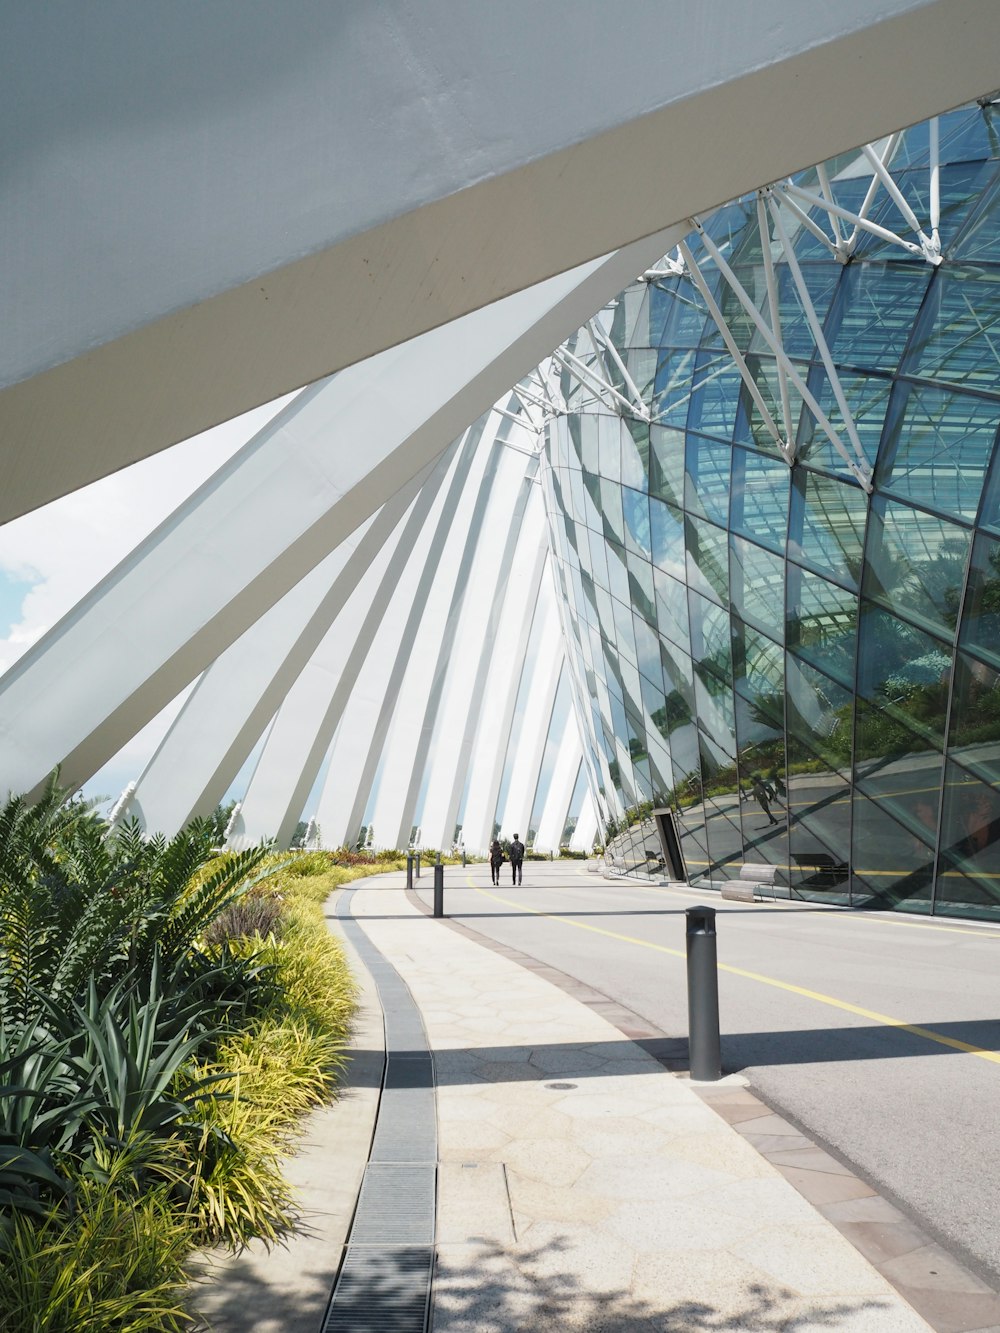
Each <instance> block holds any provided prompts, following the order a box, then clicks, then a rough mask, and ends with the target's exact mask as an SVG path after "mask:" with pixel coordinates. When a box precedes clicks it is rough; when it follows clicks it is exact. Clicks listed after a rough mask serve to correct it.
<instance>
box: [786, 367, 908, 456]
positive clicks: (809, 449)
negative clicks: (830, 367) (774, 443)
mask: <svg viewBox="0 0 1000 1333" xmlns="http://www.w3.org/2000/svg"><path fill="white" fill-rule="evenodd" d="M837 377H838V379H839V380H840V386H841V388H842V389H843V391H844V398H845V400H846V402H847V406H848V409H849V411H850V413H851V419H852V420H853V422H854V427H855V430H856V431H857V435H858V440H859V442H860V444H861V451H862V453H863V454H864V456H865V458H866V459H867V460H868V463H869V464H870V465H871V466H873V467H874V465H875V459H876V457H877V456H878V446H879V440H881V438H882V426H883V423H884V421H885V410H886V406H887V404H888V401H889V391H890V389H891V388H892V380H890V379H888V378H886V377H883V376H879V375H865V374H861V373H860V372H857V371H852V370H847V369H842V370H839V371H838V376H837ZM809 389H810V391H811V392H812V394H813V396H814V398H815V399H816V401H817V402H818V403H819V405H820V407H821V408H822V410H823V412H824V413H825V414H826V417H827V419H828V420H829V422H830V424H831V426H832V427H833V429H834V431H835V433H836V435H837V438H838V439H839V440H840V443H841V445H842V446H843V448H844V449H845V451H846V452H847V456H848V458H850V459H854V458H855V457H856V454H855V449H854V445H853V444H852V443H851V437H850V435H849V433H848V431H847V427H846V426H845V424H844V417H843V413H842V412H841V410H840V407H839V405H838V403H837V400H836V398H835V397H834V394H833V389H832V388H831V386H830V381H829V380H828V379H827V375H826V371H825V370H824V369H823V367H822V366H814V367H813V369H812V370H811V371H810V373H809ZM798 457H799V458H801V459H802V460H803V461H805V460H808V461H809V462H810V463H812V464H813V465H814V466H816V467H823V468H828V469H829V470H830V471H831V472H837V473H840V474H844V473H847V474H848V475H850V472H849V469H848V467H847V464H846V462H845V461H844V459H843V458H842V457H841V455H840V453H839V452H838V450H837V449H836V448H835V446H834V445H833V443H832V442H831V440H830V438H829V436H828V435H827V433H826V431H825V429H824V428H823V427H822V426H821V425H820V424H819V422H818V421H817V420H816V418H815V417H814V416H813V413H812V410H811V409H810V408H808V407H806V406H805V405H803V407H802V415H801V417H800V418H799V431H798Z"/></svg>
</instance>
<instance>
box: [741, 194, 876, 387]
mask: <svg viewBox="0 0 1000 1333" xmlns="http://www.w3.org/2000/svg"><path fill="white" fill-rule="evenodd" d="M824 224H825V225H826V226H827V227H829V223H828V222H827V221H826V219H824ZM821 225H822V224H821ZM795 253H796V257H797V258H798V257H799V246H798V244H796V246H795ZM799 267H800V269H801V271H802V277H803V278H804V280H805V284H806V290H807V291H808V292H809V299H810V300H811V302H812V305H813V309H814V310H815V311H816V315H817V318H818V319H819V322H820V324H821V325H822V323H823V321H824V319H826V317H827V311H828V309H829V307H830V302H831V301H832V300H833V296H834V293H835V292H836V290H837V288H838V286H839V285H840V284H841V283H842V281H843V277H844V275H846V274H848V273H850V272H851V271H852V269H853V265H851V266H849V267H848V268H846V269H842V268H841V267H840V266H839V265H838V264H831V263H830V261H829V258H828V257H827V258H826V260H825V262H821V263H817V264H813V263H809V262H806V263H802V262H801V259H800V262H799ZM777 278H778V308H779V310H780V312H781V341H782V345H783V346H784V348H785V351H786V352H787V353H788V355H789V356H790V357H793V358H795V359H796V360H802V361H810V360H811V359H812V357H813V354H814V352H815V350H816V340H815V339H814V338H813V333H812V329H811V328H810V326H809V321H808V319H807V318H806V313H805V307H804V306H803V304H802V298H801V297H800V296H799V290H798V287H797V285H796V283H795V275H794V274H793V273H792V270H791V268H790V267H789V266H788V264H786V263H783V264H780V265H779V266H778V271H777ZM758 281H759V283H760V286H761V288H762V287H763V282H764V275H763V272H761V273H760V276H759V279H758ZM750 350H751V351H752V352H760V353H763V354H764V355H765V356H766V355H768V354H769V353H768V348H767V344H766V343H765V341H764V339H763V338H762V337H761V335H760V333H758V332H757V330H756V329H754V331H753V334H752V337H751V342H750Z"/></svg>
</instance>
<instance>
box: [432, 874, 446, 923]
mask: <svg viewBox="0 0 1000 1333" xmlns="http://www.w3.org/2000/svg"><path fill="white" fill-rule="evenodd" d="M434 915H435V916H444V866H443V865H442V864H441V862H440V861H438V863H437V865H436V866H435V867H434Z"/></svg>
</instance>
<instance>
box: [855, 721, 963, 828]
mask: <svg viewBox="0 0 1000 1333" xmlns="http://www.w3.org/2000/svg"><path fill="white" fill-rule="evenodd" d="M859 726H860V723H859ZM943 767H944V760H943V759H942V757H941V755H939V754H938V753H936V752H935V751H928V750H927V749H926V747H923V746H918V749H917V751H916V752H914V751H912V750H911V751H908V752H905V751H904V752H901V753H897V754H896V755H894V756H892V757H887V758H886V759H884V760H882V761H881V762H879V763H865V764H862V763H861V762H860V760H859V763H858V773H857V789H858V791H863V792H864V793H865V795H866V796H870V797H871V798H872V799H873V800H875V801H877V802H878V804H879V805H881V806H882V807H884V808H885V809H886V810H889V811H890V812H891V813H892V814H893V815H894V816H895V817H896V819H898V820H899V822H900V823H901V824H904V825H905V826H906V827H907V828H909V829H910V831H911V832H912V833H915V834H916V835H917V837H918V838H921V839H922V840H923V841H924V842H926V843H927V844H928V845H929V846H931V847H933V846H934V844H935V843H936V841H937V822H938V806H939V804H940V800H941V774H942V770H943Z"/></svg>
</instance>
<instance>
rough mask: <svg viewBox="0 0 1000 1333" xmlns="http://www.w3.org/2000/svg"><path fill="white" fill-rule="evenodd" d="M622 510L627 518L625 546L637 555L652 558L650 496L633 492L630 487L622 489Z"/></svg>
mask: <svg viewBox="0 0 1000 1333" xmlns="http://www.w3.org/2000/svg"><path fill="white" fill-rule="evenodd" d="M621 496H622V510H623V513H624V516H625V544H626V546H627V547H628V548H629V550H630V551H634V552H635V553H636V555H644V556H646V558H647V559H649V558H650V557H651V556H652V553H653V551H652V546H651V544H650V535H649V496H648V495H646V494H644V493H642V492H640V491H633V490H632V489H630V488H629V487H628V486H625V487H623V488H622V492H621Z"/></svg>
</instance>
